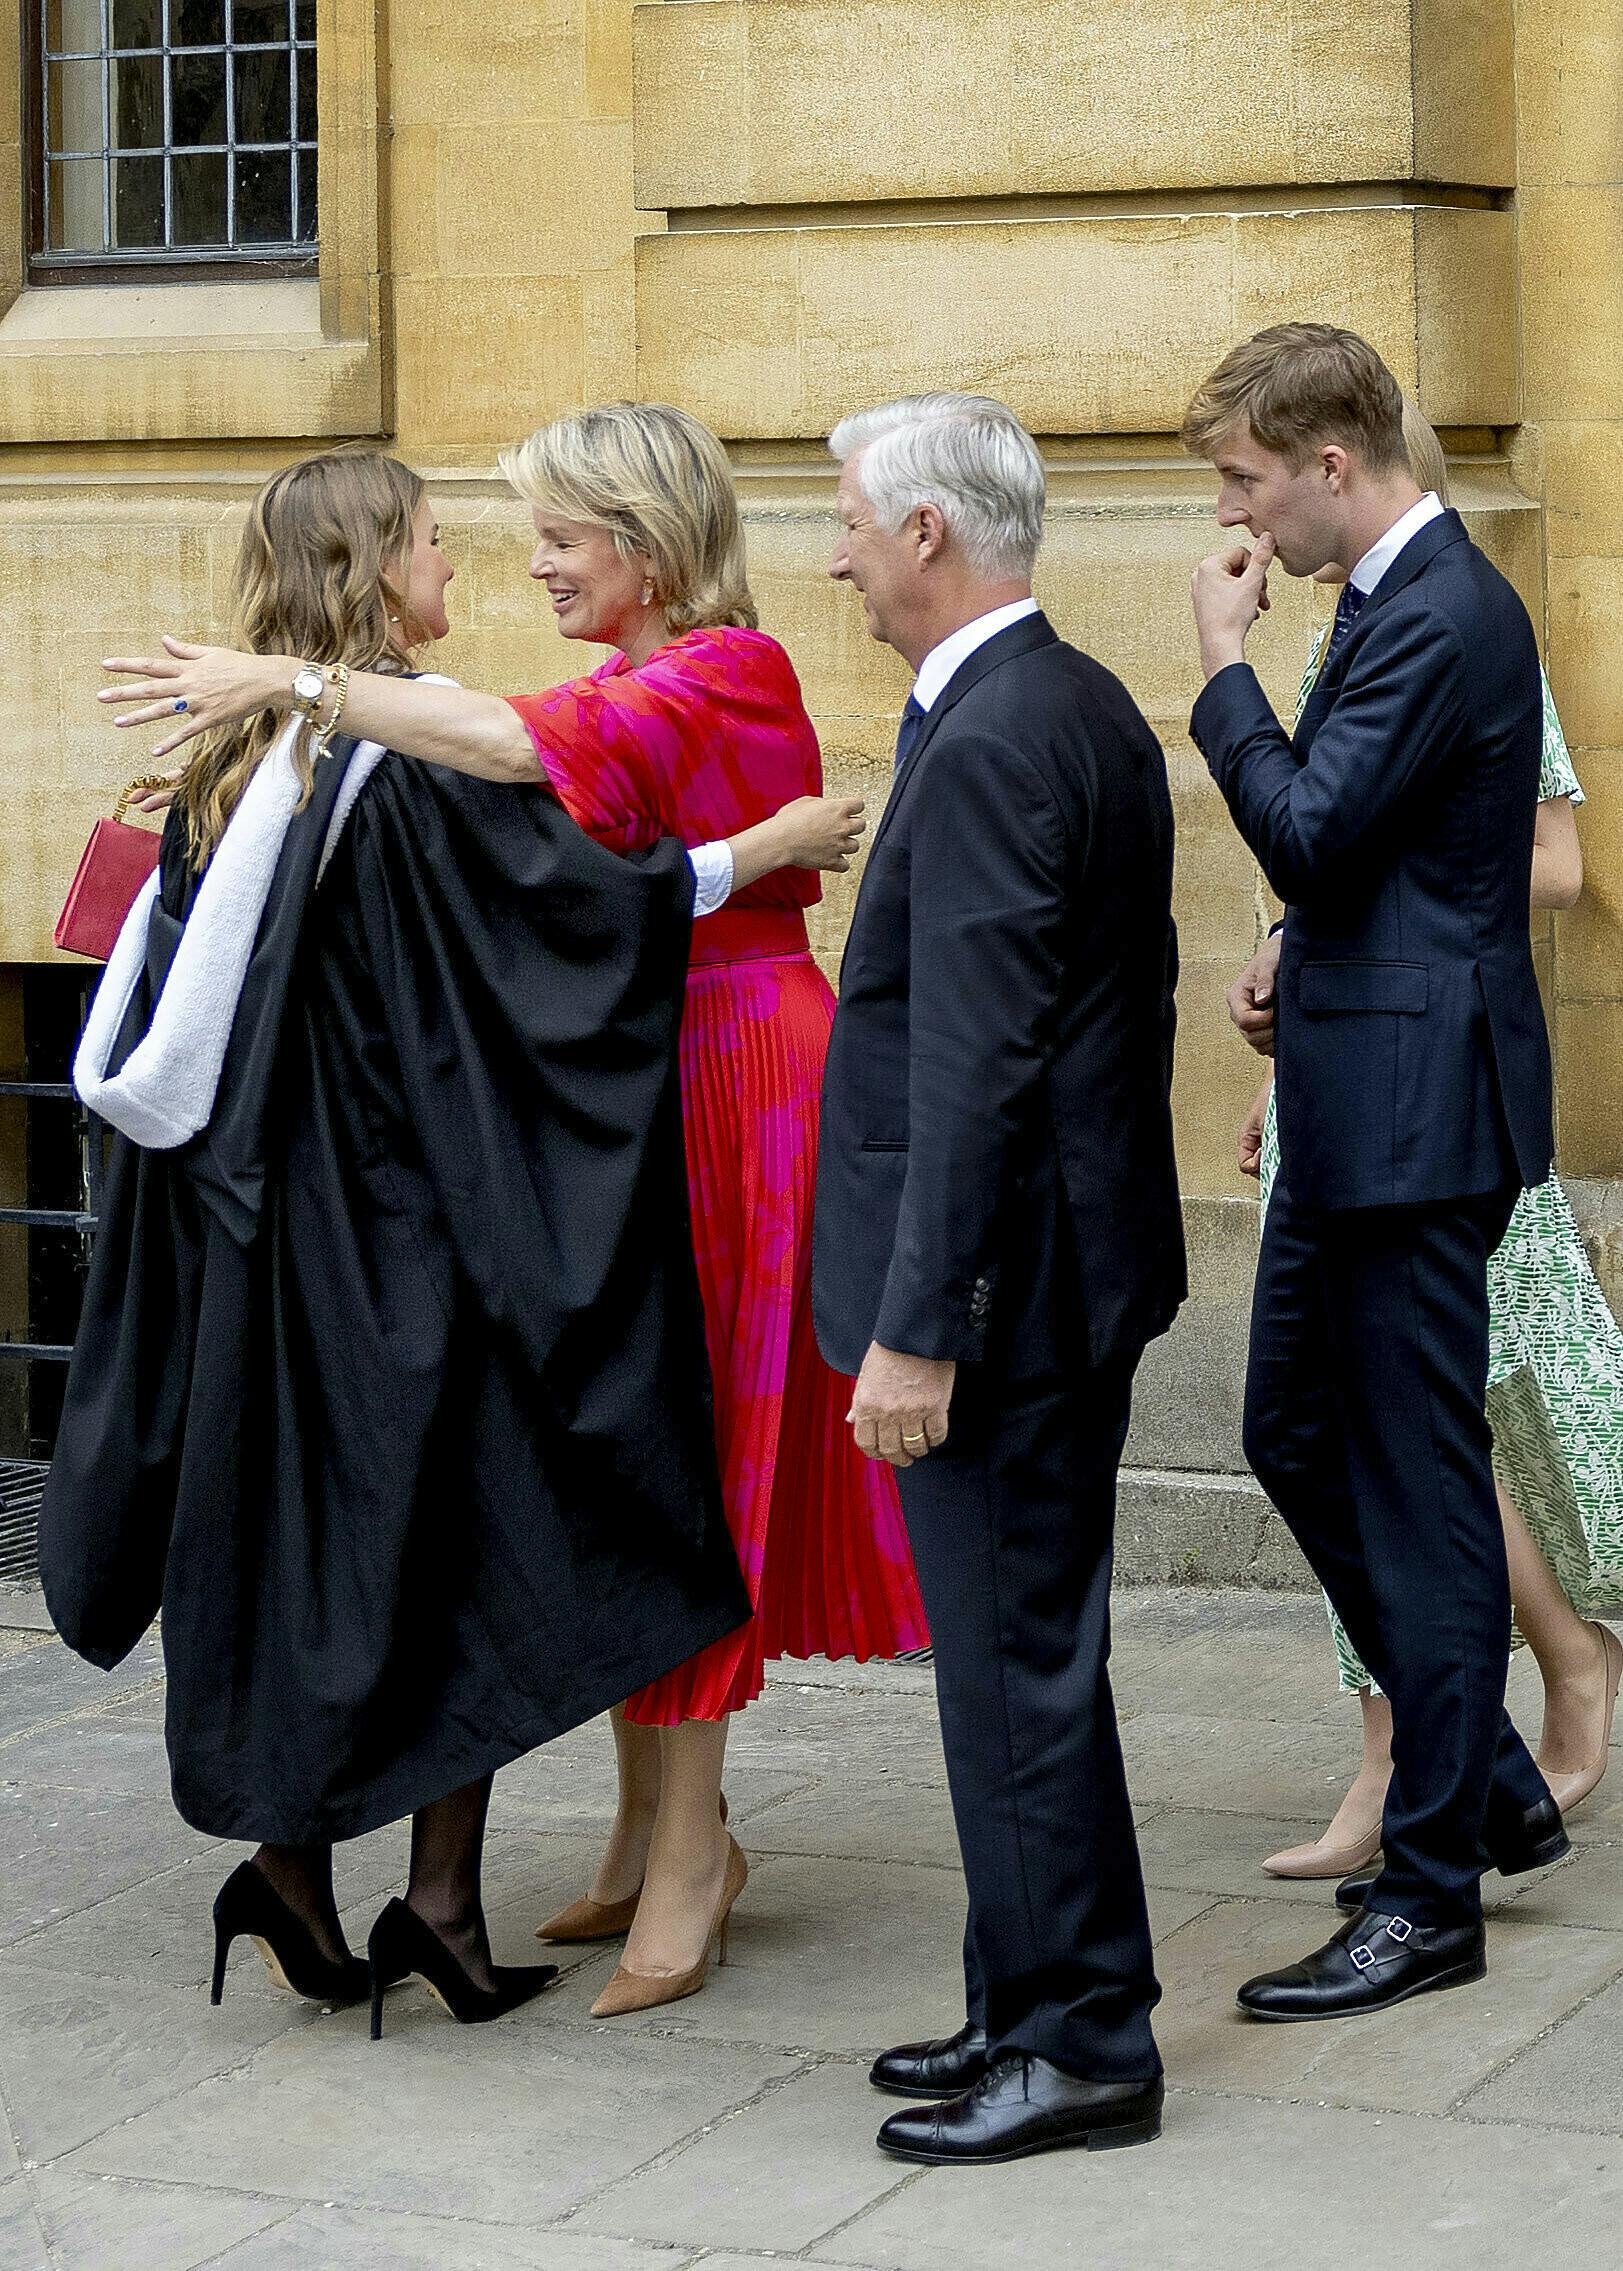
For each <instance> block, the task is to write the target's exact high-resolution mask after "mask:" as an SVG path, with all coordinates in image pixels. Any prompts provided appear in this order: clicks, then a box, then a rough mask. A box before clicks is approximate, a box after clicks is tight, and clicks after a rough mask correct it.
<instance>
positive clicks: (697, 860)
mask: <svg viewBox="0 0 1623 2271" xmlns="http://www.w3.org/2000/svg"><path fill="white" fill-rule="evenodd" d="M688 863H689V865H690V866H691V867H692V869H693V881H694V884H695V886H696V888H695V890H694V894H693V913H694V918H695V920H697V918H698V917H699V916H700V915H713V914H714V913H715V911H716V909H717V908H718V907H724V906H725V905H726V903H727V901H728V900H729V899H730V898H731V896H732V890H733V852H732V846H731V845H730V844H729V843H727V842H726V840H725V839H722V840H721V841H719V842H717V843H714V844H698V845H695V847H694V848H693V850H692V851H690V852H689V853H688Z"/></svg>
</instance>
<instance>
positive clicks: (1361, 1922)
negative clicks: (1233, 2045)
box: [1239, 1908, 1488, 2019]
mask: <svg viewBox="0 0 1623 2271" xmlns="http://www.w3.org/2000/svg"><path fill="white" fill-rule="evenodd" d="M1487 1968H1488V1957H1487V1936H1486V1934H1485V1933H1484V1931H1483V1929H1482V1926H1481V1925H1480V1924H1446V1925H1445V1924H1411V1923H1410V1922H1409V1921H1408V1919H1407V1918H1406V1917H1403V1916H1381V1915H1379V1914H1378V1913H1377V1912H1376V1911H1375V1910H1374V1909H1373V1908H1364V1909H1360V1910H1359V1912H1358V1914H1357V1915H1356V1916H1350V1917H1349V1918H1348V1919H1347V1921H1346V1923H1345V1924H1343V1925H1342V1926H1341V1928H1340V1930H1339V1931H1338V1932H1337V1933H1336V1934H1335V1935H1334V1937H1333V1938H1332V1939H1329V1940H1327V1941H1326V1942H1325V1944H1324V1946H1323V1947H1322V1948H1316V1949H1315V1950H1314V1952H1313V1954H1312V1955H1310V1956H1304V1957H1303V1958H1302V1961H1301V1962H1300V1963H1293V1964H1288V1965H1287V1966H1286V1968H1285V1969H1284V1970H1283V1971H1265V1972H1263V1973H1261V1974H1260V1975H1259V1977H1257V1978H1256V1979H1248V1980H1247V1981H1246V1983H1245V1985H1244V1986H1243V1987H1242V1988H1241V1989H1240V1994H1239V2003H1240V2008H1241V2010H1242V2011H1244V2012H1246V2013H1247V2015H1248V2016H1249V2017H1251V2018H1253V2019H1350V2018H1356V2017H1358V2016H1359V2015H1360V2014H1361V2013H1362V2012H1365V2011H1384V2010H1385V2009H1386V2008H1387V2006H1388V2005H1389V2004H1391V2003H1403V2002H1407V2000H1408V1998H1409V1997H1410V1996H1411V1995H1427V1994H1430V1993H1431V1991H1432V1990H1433V1989H1434V1988H1439V1987H1463V1986H1465V1985H1466V1983H1467V1982H1468V1981H1470V1980H1473V1979H1481V1978H1482V1976H1483V1975H1484V1973H1485V1972H1486V1971H1487Z"/></svg>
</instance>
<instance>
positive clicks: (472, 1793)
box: [406, 1774, 496, 1989]
mask: <svg viewBox="0 0 1623 2271" xmlns="http://www.w3.org/2000/svg"><path fill="white" fill-rule="evenodd" d="M490 1784H491V1777H490V1776H489V1775H488V1774H487V1775H485V1776H483V1777H482V1779H481V1780H479V1781H478V1782H468V1783H464V1785H463V1787H462V1788H461V1789H460V1790H453V1791H452V1792H451V1794H450V1796H449V1797H447V1798H436V1799H435V1801H434V1803H433V1804H432V1805H431V1806H424V1807H422V1808H421V1810H420V1811H419V1812H417V1813H415V1814H413V1815H412V1817H411V1881H410V1883H409V1884H408V1885H407V1887H406V1905H407V1907H408V1908H410V1909H412V1910H414V1911H415V1913H416V1914H417V1915H419V1916H420V1917H421V1918H422V1920H423V1922H424V1923H425V1924H429V1925H432V1927H433V1929H434V1930H435V1931H436V1932H437V1933H438V1934H439V1936H440V1938H441V1939H442V1940H443V1941H444V1942H445V1944H446V1946H447V1947H448V1948H449V1949H450V1951H451V1953H452V1954H453V1955H454V1956H455V1957H456V1959H457V1961H458V1963H460V1964H461V1966H462V1968H463V1970H464V1971H465V1972H466V1973H467V1975H468V1977H469V1978H470V1979H471V1980H472V1981H473V1983H474V1985H475V1986H476V1987H483V1988H486V1989H489V1988H493V1987H494V1986H495V1984H496V1974H495V1970H494V1967H493V1966H492V1964H491V1960H490V1938H489V1935H488V1933H487V1932H486V1930H485V1911H484V1905H483V1902H482V1901H481V1899H480V1891H479V1873H480V1865H481V1863H482V1861H483V1859H484V1849H485V1816H486V1814H487V1813H488V1812H489V1810H490Z"/></svg>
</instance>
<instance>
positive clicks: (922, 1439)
mask: <svg viewBox="0 0 1623 2271" xmlns="http://www.w3.org/2000/svg"><path fill="white" fill-rule="evenodd" d="M929 1440H930V1438H929V1437H928V1435H904V1436H903V1437H902V1441H903V1442H904V1443H928V1442H929Z"/></svg>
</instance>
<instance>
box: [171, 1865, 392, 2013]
mask: <svg viewBox="0 0 1623 2271" xmlns="http://www.w3.org/2000/svg"><path fill="white" fill-rule="evenodd" d="M239 1937H240V1938H242V1939H248V1940H252V1941H253V1943H254V1946H255V1947H256V1948H257V1949H258V1950H259V1952H260V1954H261V1956H263V1958H264V1959H265V1969H266V1970H267V1971H268V1972H269V1973H270V1975H271V1978H272V1979H273V1980H274V1981H275V1983H276V1985H277V1986H278V1987H285V1988H286V1989H287V1991H288V1993H289V1994H290V1995H302V1996H303V1997H304V1998H305V2000H306V2001H307V2002H310V2003H359V2002H362V2001H363V2000H364V1999H365V1996H366V1990H367V1983H368V1979H369V1972H368V1969H367V1966H366V1965H365V1964H364V1963H363V1962H362V1961H361V1959H360V1957H359V1956H345V1957H344V1959H343V1961H342V1962H341V1963H335V1962H334V1961H333V1959H332V1957H331V1956H324V1955H323V1954H322V1952H321V1950H320V1948H319V1947H317V1945H316V1941H315V1935H314V1934H313V1933H312V1932H311V1930H310V1927H309V1926H308V1925H307V1924H306V1923H305V1922H304V1920H303V1919H302V1917H299V1916H296V1915H295V1914H294V1913H293V1911H292V1909H291V1908H289V1907H288V1905H287V1902H286V1901H285V1900H284V1899H283V1898H282V1896H281V1894H280V1893H279V1892H278V1891H277V1890H276V1887H275V1886H274V1885H273V1884H272V1883H271V1881H270V1879H269V1877H267V1876H266V1874H265V1872H264V1870H263V1869H259V1868H256V1867H255V1865H254V1864H253V1862H252V1861H244V1862H243V1863H241V1865H240V1866H239V1867H238V1868H235V1869H233V1870H232V1872H231V1874H230V1876H229V1877H227V1878H226V1880H225V1883H224V1884H223V1885H222V1886H221V1887H220V1889H219V1892H218V1893H217V1894H216V1895H215V1899H214V1977H213V1980H212V1981H211V1983H210V1986H209V2001H210V2002H211V2003H218V2002H219V2000H220V1998H221V1996H222V1995H223V1994H224V1992H225V1967H226V1959H227V1958H228V1957H229V1955H230V1953H231V1943H232V1941H233V1940H235V1939H238V1938H239Z"/></svg>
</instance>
